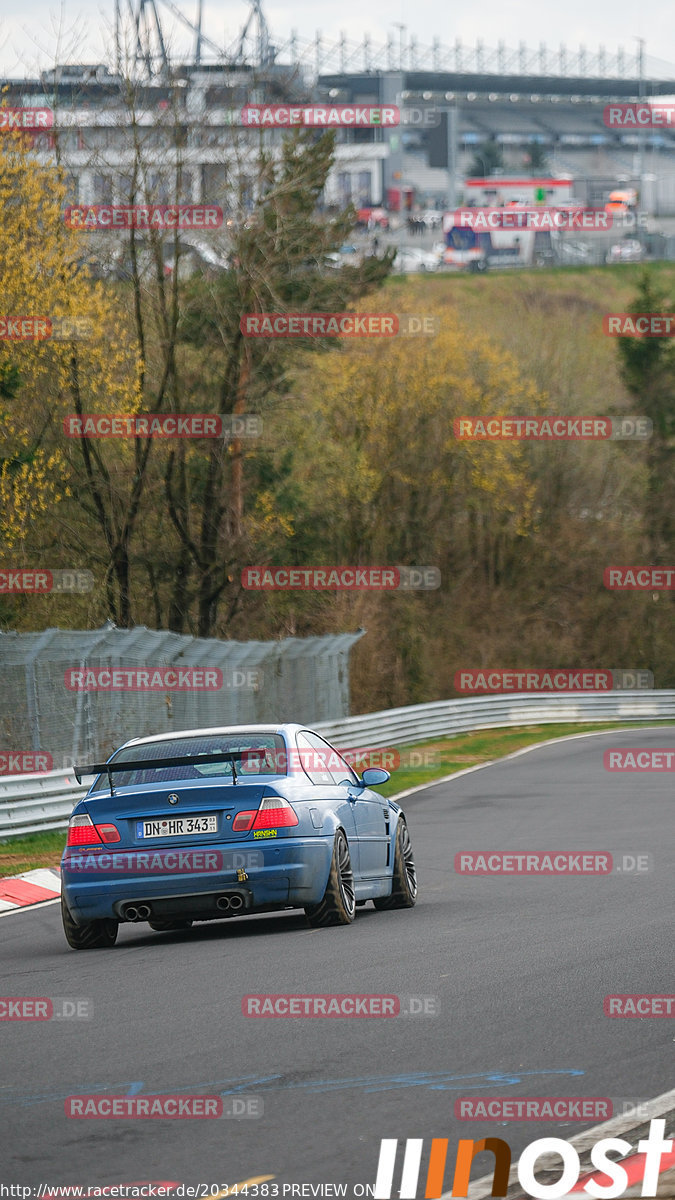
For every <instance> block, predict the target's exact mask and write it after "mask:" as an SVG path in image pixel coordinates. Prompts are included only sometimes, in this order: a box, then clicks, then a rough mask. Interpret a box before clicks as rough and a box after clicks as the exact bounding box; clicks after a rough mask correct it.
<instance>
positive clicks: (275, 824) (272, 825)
mask: <svg viewBox="0 0 675 1200" xmlns="http://www.w3.org/2000/svg"><path fill="white" fill-rule="evenodd" d="M298 824H299V821H298V817H297V814H296V813H295V811H294V810H293V808H292V807H291V805H290V804H289V803H288V800H284V798H283V796H267V797H266V798H265V799H263V800H262V801H261V804H260V808H259V809H258V810H257V811H256V810H255V809H248V810H247V811H246V812H240V813H237V815H236V817H235V818H234V821H233V822H232V832H233V833H247V832H248V831H249V830H250V829H283V828H285V827H287V826H289V825H298Z"/></svg>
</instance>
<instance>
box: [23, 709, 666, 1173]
mask: <svg viewBox="0 0 675 1200" xmlns="http://www.w3.org/2000/svg"><path fill="white" fill-rule="evenodd" d="M672 736H673V733H672V729H671V728H667V727H666V728H663V729H658V728H653V729H652V728H650V729H649V730H643V731H638V730H634V731H630V732H620V733H616V732H615V733H603V734H602V735H600V736H597V735H594V736H586V737H582V738H577V739H574V740H564V741H559V742H557V743H555V744H552V745H549V746H545V747H542V748H540V749H537V750H534V751H531V752H529V753H526V754H521V755H519V756H517V757H514V758H512V759H509V760H505V761H503V762H501V763H496V764H494V765H492V766H489V767H486V768H483V769H480V770H476V771H473V772H471V773H467V774H464V775H462V776H461V777H459V778H457V779H455V780H454V781H452V782H449V783H443V784H437V785H435V786H432V787H429V788H427V789H425V790H424V791H421V792H417V793H415V794H414V795H412V796H410V797H409V798H408V799H407V800H404V801H403V804H404V807H405V810H406V813H407V816H408V823H409V827H410V831H411V836H412V841H413V845H414V848H415V853H416V860H417V866H418V871H419V878H420V897H419V900H418V904H417V907H416V908H414V909H413V910H409V911H400V912H382V913H379V912H376V911H375V910H374V909H373V907H372V905H370V904H369V905H368V906H367V907H366V908H359V909H358V911H357V916H356V921H355V923H354V924H353V925H352V926H351V927H346V928H337V929H328V930H311V929H309V928H308V927H307V925H306V923H305V920H304V916H303V914H302V913H299V912H298V913H290V914H288V915H283V914H279V915H273V916H271V917H256V918H251V919H248V920H236V919H235V920H229V921H222V922H217V923H212V924H205V925H201V926H196V927H195V928H194V929H193V930H192V931H191V932H189V933H173V934H166V933H165V934H161V933H154V932H152V931H151V930H150V929H149V928H148V926H147V925H140V926H132V925H125V926H122V927H121V929H120V934H119V938H118V943H117V946H116V947H115V948H114V949H112V950H99V951H92V952H84V953H76V952H74V951H72V950H70V949H69V948H68V946H67V945H66V942H65V939H64V937H63V933H62V929H61V921H60V914H59V909H58V905H50V906H48V907H43V908H38V909H33V910H24V911H23V912H18V913H12V914H9V915H8V916H7V917H4V918H3V919H2V920H0V945H1V951H0V953H1V957H2V963H3V987H2V991H3V994H4V995H6V996H45V997H63V996H65V997H75V998H80V997H88V998H90V999H91V1001H92V1002H93V1017H92V1019H91V1020H88V1021H65V1022H55V1021H44V1022H21V1021H13V1022H11V1021H4V1022H2V1023H1V1024H0V1040H1V1043H2V1050H1V1062H2V1071H1V1077H0V1106H1V1107H0V1148H1V1153H0V1160H1V1169H0V1177H1V1178H2V1181H3V1183H5V1184H13V1183H22V1184H32V1185H38V1184H40V1183H46V1184H53V1185H63V1184H82V1185H101V1184H116V1183H126V1182H129V1181H150V1180H167V1181H179V1182H183V1183H186V1184H199V1183H203V1184H207V1185H218V1186H219V1187H224V1186H225V1185H231V1184H233V1183H235V1182H237V1181H242V1180H246V1179H250V1178H253V1177H259V1176H263V1175H266V1176H270V1177H274V1182H275V1183H276V1184H278V1185H279V1195H282V1192H281V1185H284V1184H327V1183H346V1184H348V1185H355V1184H357V1185H358V1184H362V1185H371V1186H372V1184H373V1183H374V1178H375V1171H376V1167H377V1162H378V1155H379V1147H380V1139H381V1138H402V1139H405V1138H413V1137H417V1138H424V1139H431V1138H432V1137H449V1138H450V1145H451V1147H453V1146H454V1145H455V1144H456V1141H457V1140H458V1139H459V1138H462V1137H464V1138H467V1137H468V1138H480V1137H489V1136H493V1137H502V1138H506V1139H507V1140H508V1142H509V1144H510V1145H511V1148H512V1151H513V1153H514V1157H515V1156H516V1155H517V1154H518V1153H519V1152H520V1150H521V1149H522V1148H523V1147H524V1146H525V1145H526V1144H527V1143H528V1142H530V1141H532V1140H534V1139H535V1138H540V1137H547V1136H551V1137H563V1138H569V1137H572V1136H573V1135H574V1134H576V1133H579V1132H581V1131H582V1130H583V1129H584V1128H587V1127H588V1125H583V1124H581V1123H579V1122H576V1123H573V1122H570V1123H555V1122H546V1123H541V1122H536V1123H532V1122H531V1123H529V1124H528V1123H526V1122H522V1121H521V1122H518V1121H512V1122H509V1123H508V1124H495V1123H493V1122H489V1121H470V1122H466V1121H465V1122H460V1121H458V1120H456V1119H455V1117H454V1115H453V1105H454V1102H455V1100H456V1099H457V1098H458V1097H460V1096H471V1095H472V1094H478V1095H483V1096H485V1095H488V1096H503V1097H519V1096H550V1095H569V1096H596V1097H610V1098H615V1099H616V1098H623V1099H636V1100H637V1099H646V1098H650V1097H654V1096H658V1095H660V1094H661V1093H664V1092H666V1091H668V1090H669V1089H670V1088H672V1087H673V1051H674V1049H675V1045H674V1041H675V1039H674V1025H673V1021H672V1019H671V1020H668V1019H665V1020H664V1019H657V1018H639V1019H625V1020H624V1019H609V1018H608V1017H606V1016H605V1015H604V1013H603V998H604V997H605V996H606V995H607V994H610V993H649V994H664V993H667V992H669V991H670V992H672V991H673V925H672V920H673V880H674V879H675V821H674V820H673V782H672V774H669V773H668V772H663V773H650V774H640V775H637V774H627V773H622V774H617V773H611V774H610V773H609V772H607V771H605V770H604V768H603V760H602V755H603V751H604V750H605V749H607V748H609V747H614V746H616V747H620V746H623V747H629V746H640V747H644V748H647V747H664V746H670V745H672ZM461 850H467V851H468V850H479V851H488V850H493V851H495V850H513V851H526V850H551V851H561V850H600V851H609V852H611V853H612V854H613V855H614V856H615V858H616V856H619V864H621V861H622V860H621V856H622V855H623V854H624V853H625V854H629V855H631V854H650V855H652V856H653V869H651V867H650V870H649V871H648V872H646V873H642V874H638V875H635V874H630V873H625V872H615V873H613V874H612V875H610V876H602V875H595V876H590V877H574V876H567V877H555V878H551V877H542V876H539V877H520V876H503V875H499V876H493V877H489V878H488V877H481V876H478V877H468V876H465V875H461V874H458V873H456V872H455V869H454V865H453V864H454V856H455V854H456V853H457V852H458V851H461ZM247 993H274V994H278V993H293V994H307V993H321V994H327V993H340V994H343V993H358V994H360V995H362V994H374V993H377V994H380V993H382V994H388V995H390V994H395V995H397V996H400V997H402V998H403V1002H404V1003H406V1002H407V1001H406V1000H405V998H406V997H409V996H410V995H414V996H427V997H436V998H437V1000H438V1001H439V1002H440V1012H439V1013H438V1014H437V1015H433V1016H432V1015H427V1016H422V1015H420V1016H410V1015H409V1016H405V1017H402V1016H399V1017H394V1018H390V1019H387V1018H354V1019H347V1018H340V1019H322V1018H314V1019H312V1018H304V1017H299V1018H260V1019H250V1018H247V1017H244V1016H243V1015H242V1008H241V1003H242V996H244V995H245V994H247ZM82 1093H92V1094H102V1093H109V1094H114V1095H121V1094H124V1095H128V1094H153V1095H154V1094H157V1093H176V1094H181V1095H184V1094H186V1093H194V1094H197V1093H200V1094H207V1095H224V1096H227V1097H232V1096H233V1095H237V1096H244V1097H245V1096H256V1097H259V1098H260V1099H261V1100H262V1102H263V1108H264V1111H263V1114H262V1116H260V1117H258V1118H251V1117H249V1118H242V1119H232V1118H229V1119H219V1120H203V1119H202V1120H178V1119H177V1120H166V1119H161V1120H149V1119H148V1120H138V1119H136V1120H130V1119H108V1120H100V1119H99V1120H75V1119H71V1118H67V1117H66V1116H65V1112H64V1100H65V1098H66V1097H68V1096H70V1095H74V1094H82ZM590 1124H594V1122H591V1123H590ZM446 1187H449V1184H446ZM296 1194H298V1193H296ZM351 1194H353V1193H352V1192H351V1191H349V1192H348V1195H351ZM358 1194H359V1192H358V1191H357V1192H356V1195H358ZM420 1194H422V1193H420ZM286 1195H289V1196H290V1195H291V1193H290V1191H287V1192H286ZM394 1195H396V1193H394Z"/></svg>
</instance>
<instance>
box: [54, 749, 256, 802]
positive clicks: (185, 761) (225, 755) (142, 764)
mask: <svg viewBox="0 0 675 1200" xmlns="http://www.w3.org/2000/svg"><path fill="white" fill-rule="evenodd" d="M254 752H255V751H254V749H251V750H232V751H227V752H226V751H217V752H216V753H215V754H181V755H179V756H178V757H176V758H143V759H134V760H133V762H107V763H93V765H92V766H91V767H74V768H73V770H74V772H75V778H76V779H77V782H78V783H82V776H83V775H103V774H106V775H107V776H108V783H109V785H110V795H111V796H112V795H114V792H113V785H112V777H113V774H116V773H118V772H119V771H151V770H155V771H160V770H162V769H163V768H164V767H194V766H196V765H197V764H199V763H220V762H229V763H231V764H232V781H233V783H236V782H237V770H236V767H235V765H234V764H235V761H237V760H238V761H239V762H241V759H242V757H243V755H244V754H251V753H254Z"/></svg>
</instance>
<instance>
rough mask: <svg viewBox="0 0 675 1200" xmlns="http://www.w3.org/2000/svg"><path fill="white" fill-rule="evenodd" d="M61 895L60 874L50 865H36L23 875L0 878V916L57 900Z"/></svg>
mask: <svg viewBox="0 0 675 1200" xmlns="http://www.w3.org/2000/svg"><path fill="white" fill-rule="evenodd" d="M60 895H61V876H60V874H59V872H58V871H56V870H54V869H53V868H52V867H38V869H37V870H35V871H25V872H24V874H23V875H11V876H9V877H7V878H3V879H0V916H2V915H3V914H5V913H10V912H14V910H15V909H17V908H28V907H29V906H30V905H33V904H44V903H45V901H51V902H52V903H53V902H54V900H58V898H59V896H60Z"/></svg>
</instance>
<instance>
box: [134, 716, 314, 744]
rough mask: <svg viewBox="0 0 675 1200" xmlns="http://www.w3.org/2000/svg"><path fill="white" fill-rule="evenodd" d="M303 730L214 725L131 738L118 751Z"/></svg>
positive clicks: (278, 726)
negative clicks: (222, 736)
mask: <svg viewBox="0 0 675 1200" xmlns="http://www.w3.org/2000/svg"><path fill="white" fill-rule="evenodd" d="M305 728H306V726H305V725H299V724H297V723H296V722H285V723H284V724H278V723H277V724H275V725H271V724H270V725H215V726H213V727H212V728H209V729H176V730H175V731H174V732H173V733H156V734H153V735H152V736H150V737H141V738H131V739H130V741H128V742H124V743H123V746H120V747H119V749H120V750H121V749H123V748H124V747H126V746H148V745H150V744H151V743H153V744H154V743H155V742H168V741H171V740H173V739H174V738H190V737H209V736H211V735H214V734H215V735H217V734H221V733H226V734H237V733H278V734H281V736H282V737H283V736H284V735H286V736H287V737H290V736H292V735H293V734H295V733H297V732H299V730H301V729H305Z"/></svg>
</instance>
